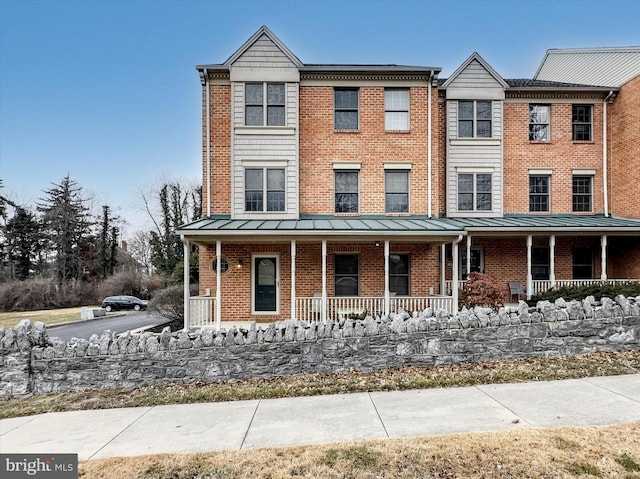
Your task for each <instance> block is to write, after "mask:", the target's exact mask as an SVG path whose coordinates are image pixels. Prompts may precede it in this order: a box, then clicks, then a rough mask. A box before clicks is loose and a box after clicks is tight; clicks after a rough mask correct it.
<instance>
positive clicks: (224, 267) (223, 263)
mask: <svg viewBox="0 0 640 479" xmlns="http://www.w3.org/2000/svg"><path fill="white" fill-rule="evenodd" d="M217 268H218V258H217V257H215V258H213V261H212V262H211V270H212V271H213V272H214V273H216V272H217ZM227 271H229V261H228V260H227V258H222V257H221V258H220V274H224V273H226V272H227Z"/></svg>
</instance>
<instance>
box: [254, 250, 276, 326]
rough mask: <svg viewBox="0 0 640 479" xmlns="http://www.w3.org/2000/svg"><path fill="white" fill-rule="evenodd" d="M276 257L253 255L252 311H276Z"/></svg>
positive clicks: (264, 312)
mask: <svg viewBox="0 0 640 479" xmlns="http://www.w3.org/2000/svg"><path fill="white" fill-rule="evenodd" d="M278 283H279V276H278V257H277V256H254V257H253V312H254V313H255V314H277V313H278Z"/></svg>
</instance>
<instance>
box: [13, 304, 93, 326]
mask: <svg viewBox="0 0 640 479" xmlns="http://www.w3.org/2000/svg"><path fill="white" fill-rule="evenodd" d="M90 308H100V306H99V305H98V306H90ZM23 319H30V320H31V322H32V323H33V322H35V321H42V322H43V323H44V324H46V325H47V326H53V325H56V324H63V323H70V322H73V321H80V308H79V307H78V308H63V309H43V310H40V311H21V312H18V313H0V327H4V328H12V327H14V326H15V325H17V324H18V323H19V322H20V321H22V320H23Z"/></svg>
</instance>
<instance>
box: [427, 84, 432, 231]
mask: <svg viewBox="0 0 640 479" xmlns="http://www.w3.org/2000/svg"><path fill="white" fill-rule="evenodd" d="M432 81H433V72H431V73H430V75H429V81H428V85H427V91H428V102H429V104H428V105H427V123H428V127H427V197H428V199H427V201H428V205H427V216H428V217H429V218H431V217H432V216H433V211H432V208H431V202H432V197H431V161H432V158H431V156H432V152H431V82H432Z"/></svg>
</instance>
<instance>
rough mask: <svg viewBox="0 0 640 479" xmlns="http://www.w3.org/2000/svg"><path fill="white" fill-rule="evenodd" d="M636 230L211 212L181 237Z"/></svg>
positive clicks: (637, 226)
mask: <svg viewBox="0 0 640 479" xmlns="http://www.w3.org/2000/svg"><path fill="white" fill-rule="evenodd" d="M480 232H481V233H493V234H496V235H500V234H505V233H545V232H549V233H551V232H553V233H562V232H566V233H576V232H578V233H580V232H583V233H588V232H590V233H599V234H606V233H609V232H611V233H632V234H634V233H640V220H635V219H629V218H617V217H612V216H609V217H606V216H604V215H544V216H543V215H505V216H501V217H497V218H429V217H427V216H426V215H411V216H403V217H390V216H381V215H363V216H353V217H352V216H332V215H301V216H300V219H297V220H291V219H284V220H276V219H264V220H257V219H236V220H232V219H231V216H230V215H212V216H208V217H205V218H201V219H199V220H196V221H194V222H192V223H189V224H185V225H182V226H180V227H179V228H178V233H180V234H182V235H185V236H204V235H215V234H216V233H218V234H220V233H222V234H224V235H229V236H235V235H238V236H241V235H242V236H244V235H247V234H249V233H259V234H264V235H269V236H273V235H282V234H291V235H293V236H297V235H305V234H322V235H329V236H330V235H344V234H349V233H351V234H354V235H365V236H366V235H368V234H376V233H378V234H384V233H386V234H394V235H400V236H402V235H403V234H406V235H407V236H413V235H420V234H422V235H427V236H428V235H447V236H454V235H459V234H467V233H480Z"/></svg>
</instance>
